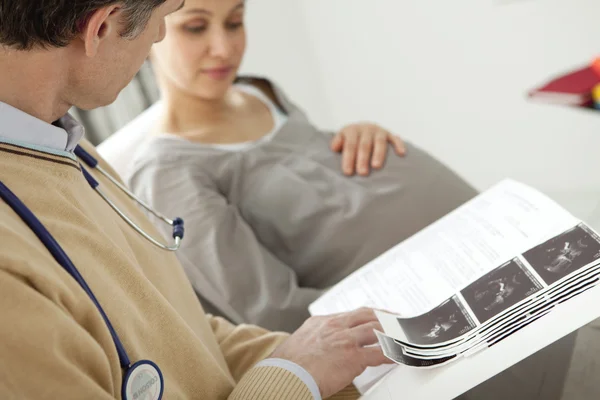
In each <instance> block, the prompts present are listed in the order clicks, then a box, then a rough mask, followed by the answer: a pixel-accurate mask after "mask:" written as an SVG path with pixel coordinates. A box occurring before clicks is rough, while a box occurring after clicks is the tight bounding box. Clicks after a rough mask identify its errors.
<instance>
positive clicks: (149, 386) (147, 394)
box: [121, 360, 165, 400]
mask: <svg viewBox="0 0 600 400" xmlns="http://www.w3.org/2000/svg"><path fill="white" fill-rule="evenodd" d="M164 389H165V386H164V379H163V375H162V372H160V369H159V368H158V365H156V364H154V363H153V362H152V361H148V360H142V361H138V362H136V363H135V364H133V365H132V366H131V367H129V368H128V369H127V370H126V372H125V377H124V378H123V389H122V393H121V396H122V397H123V400H160V399H162V396H163V391H164Z"/></svg>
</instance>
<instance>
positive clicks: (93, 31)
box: [81, 4, 122, 57]
mask: <svg viewBox="0 0 600 400" xmlns="http://www.w3.org/2000/svg"><path fill="white" fill-rule="evenodd" d="M121 11H122V10H121V7H120V6H119V5H118V4H115V5H111V6H107V7H102V8H100V9H98V10H96V11H94V12H93V13H92V14H91V15H90V16H89V18H87V20H86V21H85V25H84V26H83V27H82V28H83V29H82V31H81V35H82V39H83V41H84V44H85V54H86V55H87V56H88V57H94V56H95V55H96V54H97V53H98V49H99V48H100V44H101V43H102V41H103V40H104V39H106V38H107V37H109V36H110V35H111V34H113V33H114V32H118V30H119V29H120V24H119V22H120V17H121Z"/></svg>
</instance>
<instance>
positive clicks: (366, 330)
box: [350, 321, 383, 347]
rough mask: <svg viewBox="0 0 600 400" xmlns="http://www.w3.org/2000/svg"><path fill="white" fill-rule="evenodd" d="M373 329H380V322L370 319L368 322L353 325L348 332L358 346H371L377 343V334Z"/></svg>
mask: <svg viewBox="0 0 600 400" xmlns="http://www.w3.org/2000/svg"><path fill="white" fill-rule="evenodd" d="M375 330H378V331H382V330H383V329H382V328H381V324H380V323H379V322H378V321H371V322H369V323H366V324H363V325H359V326H355V327H354V328H352V329H351V330H350V334H351V335H352V336H353V337H354V340H356V344H357V345H358V346H359V347H364V346H371V345H373V344H375V343H377V335H376V334H375Z"/></svg>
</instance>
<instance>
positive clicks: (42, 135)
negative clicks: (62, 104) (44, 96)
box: [0, 102, 85, 152]
mask: <svg viewBox="0 0 600 400" xmlns="http://www.w3.org/2000/svg"><path fill="white" fill-rule="evenodd" d="M84 132H85V131H84V128H83V126H82V125H81V124H80V123H79V122H77V121H76V120H75V118H73V117H72V116H71V115H69V114H65V116H63V117H62V118H60V119H59V120H58V121H56V122H55V123H54V124H49V123H47V122H44V121H42V120H40V119H37V118H35V117H34V116H31V115H29V114H27V113H25V112H23V111H21V110H19V109H16V108H14V107H12V106H10V105H8V104H6V103H2V102H0V138H4V139H8V140H13V141H18V142H21V143H26V144H29V145H33V146H39V147H46V148H50V149H53V150H60V151H69V152H72V151H73V150H74V149H75V147H76V146H77V144H78V143H79V141H80V140H81V138H82V137H83V135H84Z"/></svg>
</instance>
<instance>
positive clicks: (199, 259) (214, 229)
mask: <svg viewBox="0 0 600 400" xmlns="http://www.w3.org/2000/svg"><path fill="white" fill-rule="evenodd" d="M129 184H130V185H131V187H132V189H133V190H134V192H135V193H136V194H137V195H139V196H140V197H141V198H142V199H144V200H145V201H147V202H148V203H150V204H151V205H152V207H154V208H155V209H156V210H158V211H160V212H161V213H163V214H165V215H168V216H173V217H174V216H177V217H181V218H183V219H184V221H185V227H186V235H185V238H184V240H183V245H182V247H181V249H180V250H179V251H178V252H177V256H178V258H179V260H180V261H181V263H182V265H183V267H184V269H185V271H186V273H187V275H188V277H189V278H190V280H191V282H192V285H193V286H194V289H195V290H196V292H197V293H199V294H200V295H202V297H203V298H204V299H206V300H208V301H209V302H211V304H212V305H214V306H215V308H217V309H218V310H219V311H221V312H222V313H223V315H224V316H225V317H227V318H229V319H230V320H232V321H233V322H235V323H251V324H255V325H259V326H262V327H265V328H268V329H271V330H284V331H288V332H289V331H293V330H294V329H296V328H297V327H298V326H300V325H301V324H302V323H303V322H304V321H305V320H306V319H307V318H308V317H309V313H308V309H307V307H308V305H309V304H310V303H311V302H313V301H314V300H315V299H317V298H318V297H319V296H320V295H321V294H322V291H321V290H317V289H313V288H305V287H301V286H300V285H299V284H298V279H297V277H296V274H295V272H294V271H293V269H292V268H290V267H289V266H287V265H285V264H284V263H282V262H281V261H280V260H279V259H277V258H276V257H275V256H274V255H273V254H272V253H271V252H270V251H269V250H268V249H266V248H265V247H264V246H263V245H262V244H261V243H260V242H259V241H258V240H257V238H256V236H255V235H254V232H253V230H252V228H251V227H250V226H249V225H248V224H247V223H246V221H245V220H244V219H243V218H242V217H241V216H240V213H239V211H238V209H237V207H236V206H234V205H231V204H229V202H228V201H227V199H226V198H225V197H223V196H222V195H221V194H220V193H219V192H218V190H217V188H216V187H215V184H214V182H212V181H211V180H210V179H209V178H208V177H207V176H206V175H204V174H203V173H198V172H196V170H195V169H194V168H190V169H184V168H181V166H177V167H174V166H168V167H166V166H155V165H153V166H151V167H147V168H143V169H141V170H139V171H137V172H136V173H135V175H134V176H133V178H132V179H131V180H130V182H129ZM157 226H158V227H159V229H162V230H163V233H164V234H165V235H171V232H169V227H168V226H165V225H164V224H157ZM165 228H166V229H165Z"/></svg>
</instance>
